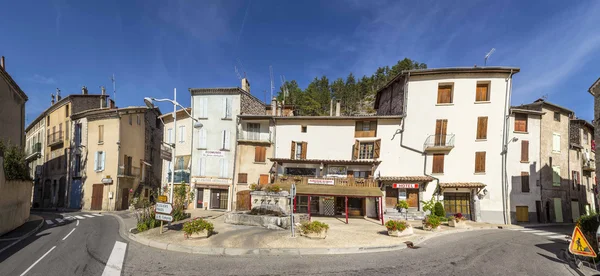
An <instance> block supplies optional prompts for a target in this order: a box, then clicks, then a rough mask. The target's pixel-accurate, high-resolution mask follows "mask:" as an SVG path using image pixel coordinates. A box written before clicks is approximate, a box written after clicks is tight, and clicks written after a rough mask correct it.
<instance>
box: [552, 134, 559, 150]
mask: <svg viewBox="0 0 600 276" xmlns="http://www.w3.org/2000/svg"><path fill="white" fill-rule="evenodd" d="M552 152H560V134H558V133H553V134H552Z"/></svg>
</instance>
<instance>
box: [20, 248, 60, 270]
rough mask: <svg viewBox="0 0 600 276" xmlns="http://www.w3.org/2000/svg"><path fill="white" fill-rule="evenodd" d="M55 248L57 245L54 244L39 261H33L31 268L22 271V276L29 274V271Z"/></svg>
mask: <svg viewBox="0 0 600 276" xmlns="http://www.w3.org/2000/svg"><path fill="white" fill-rule="evenodd" d="M54 248H56V245H55V246H53V247H52V248H50V250H48V252H46V254H44V255H43V256H42V257H40V258H39V259H38V260H37V261H35V263H33V264H32V265H31V266H30V267H29V268H27V270H25V272H23V273H21V276H23V275H25V274H27V272H29V270H31V269H32V268H33V267H34V266H35V265H36V264H37V263H39V262H40V261H41V260H42V259H43V258H44V257H46V255H48V254H50V252H52V250H54Z"/></svg>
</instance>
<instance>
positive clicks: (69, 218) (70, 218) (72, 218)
mask: <svg viewBox="0 0 600 276" xmlns="http://www.w3.org/2000/svg"><path fill="white" fill-rule="evenodd" d="M66 219H68V220H74V219H75V218H74V217H66Z"/></svg>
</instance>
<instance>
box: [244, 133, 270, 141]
mask: <svg viewBox="0 0 600 276" xmlns="http://www.w3.org/2000/svg"><path fill="white" fill-rule="evenodd" d="M238 140H244V141H257V142H271V133H270V132H253V131H240V132H239V133H238Z"/></svg>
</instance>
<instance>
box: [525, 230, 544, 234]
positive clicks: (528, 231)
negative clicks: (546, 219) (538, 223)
mask: <svg viewBox="0 0 600 276" xmlns="http://www.w3.org/2000/svg"><path fill="white" fill-rule="evenodd" d="M541 232H544V231H540V230H523V231H521V233H531V234H533V233H541Z"/></svg>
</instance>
